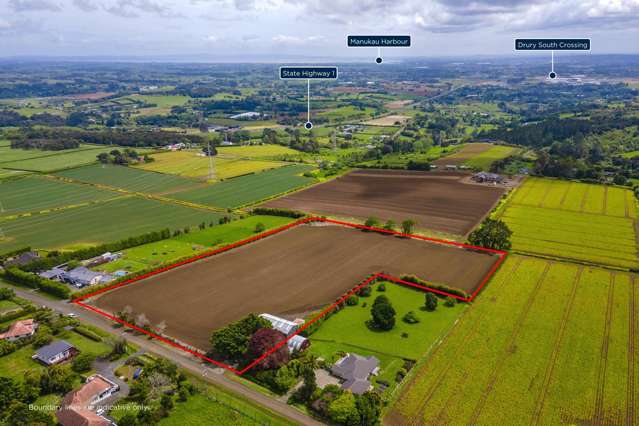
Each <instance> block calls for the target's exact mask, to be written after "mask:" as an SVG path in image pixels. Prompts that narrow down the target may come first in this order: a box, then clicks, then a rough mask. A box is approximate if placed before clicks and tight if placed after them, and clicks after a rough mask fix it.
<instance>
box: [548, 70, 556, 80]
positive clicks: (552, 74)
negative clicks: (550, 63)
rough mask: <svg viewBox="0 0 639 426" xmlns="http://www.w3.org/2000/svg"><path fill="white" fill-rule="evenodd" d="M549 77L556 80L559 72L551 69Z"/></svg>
mask: <svg viewBox="0 0 639 426" xmlns="http://www.w3.org/2000/svg"><path fill="white" fill-rule="evenodd" d="M548 78H550V79H551V80H554V79H556V78H557V73H556V72H554V71H551V72H550V74H548Z"/></svg>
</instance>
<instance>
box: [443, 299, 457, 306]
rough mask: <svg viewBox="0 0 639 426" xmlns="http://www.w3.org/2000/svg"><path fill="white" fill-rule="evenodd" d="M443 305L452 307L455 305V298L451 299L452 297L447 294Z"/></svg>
mask: <svg viewBox="0 0 639 426" xmlns="http://www.w3.org/2000/svg"><path fill="white" fill-rule="evenodd" d="M444 305H445V306H447V307H449V308H452V307H453V306H455V299H453V298H452V297H450V296H448V297H447V298H446V301H445V302H444Z"/></svg>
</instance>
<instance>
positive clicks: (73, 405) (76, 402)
mask: <svg viewBox="0 0 639 426" xmlns="http://www.w3.org/2000/svg"><path fill="white" fill-rule="evenodd" d="M118 390H120V386H119V385H118V384H117V383H114V382H112V381H111V380H109V379H107V378H106V377H104V376H101V375H99V374H94V375H93V376H90V377H89V378H87V381H86V383H85V384H84V385H82V387H81V388H80V389H77V390H74V391H71V392H69V393H68V394H66V396H65V397H64V399H63V400H62V403H61V404H60V409H59V410H58V412H57V413H56V417H57V418H58V422H60V424H62V425H63V426H75V425H91V426H94V425H95V426H106V425H111V424H112V423H111V421H109V420H108V419H106V418H104V417H102V414H103V413H104V410H103V409H101V408H99V407H96V405H97V404H98V403H99V402H100V401H103V400H105V399H107V398H109V397H110V396H111V395H113V394H114V393H115V392H117V391H118Z"/></svg>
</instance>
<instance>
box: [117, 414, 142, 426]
mask: <svg viewBox="0 0 639 426" xmlns="http://www.w3.org/2000/svg"><path fill="white" fill-rule="evenodd" d="M138 424H139V423H138V419H137V418H136V417H135V414H133V413H127V414H125V415H124V416H122V417H121V418H120V420H118V426H138Z"/></svg>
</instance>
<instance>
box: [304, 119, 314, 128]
mask: <svg viewBox="0 0 639 426" xmlns="http://www.w3.org/2000/svg"><path fill="white" fill-rule="evenodd" d="M304 127H306V130H311V129H312V128H313V123H311V122H310V121H307V122H306V124H304Z"/></svg>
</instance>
